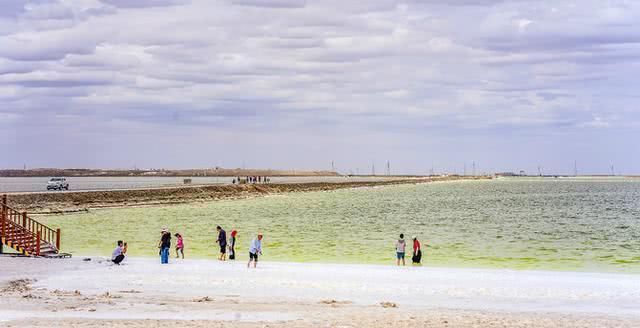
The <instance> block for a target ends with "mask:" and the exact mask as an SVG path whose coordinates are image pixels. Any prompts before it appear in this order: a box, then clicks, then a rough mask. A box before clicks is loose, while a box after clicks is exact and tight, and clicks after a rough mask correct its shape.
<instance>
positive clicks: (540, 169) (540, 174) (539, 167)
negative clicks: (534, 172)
mask: <svg viewBox="0 0 640 328" xmlns="http://www.w3.org/2000/svg"><path fill="white" fill-rule="evenodd" d="M538 176H542V166H540V165H538Z"/></svg>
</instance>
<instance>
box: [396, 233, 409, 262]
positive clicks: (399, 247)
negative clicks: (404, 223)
mask: <svg viewBox="0 0 640 328" xmlns="http://www.w3.org/2000/svg"><path fill="white" fill-rule="evenodd" d="M406 247H407V243H406V242H405V241H404V234H403V233H401V234H400V239H398V241H397V242H396V259H397V261H396V263H397V265H400V260H402V265H405V263H404V254H405V249H406Z"/></svg>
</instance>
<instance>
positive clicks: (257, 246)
mask: <svg viewBox="0 0 640 328" xmlns="http://www.w3.org/2000/svg"><path fill="white" fill-rule="evenodd" d="M258 255H262V234H261V233H259V234H258V237H257V238H255V239H254V240H252V241H251V245H250V246H249V263H247V268H249V267H251V262H253V267H254V268H255V267H256V266H257V265H258Z"/></svg>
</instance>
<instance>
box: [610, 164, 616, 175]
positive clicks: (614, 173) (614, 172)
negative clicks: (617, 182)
mask: <svg viewBox="0 0 640 328" xmlns="http://www.w3.org/2000/svg"><path fill="white" fill-rule="evenodd" d="M615 175H616V171H615V170H614V169H613V164H611V176H615Z"/></svg>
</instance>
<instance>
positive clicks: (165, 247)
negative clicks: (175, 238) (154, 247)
mask: <svg viewBox="0 0 640 328" xmlns="http://www.w3.org/2000/svg"><path fill="white" fill-rule="evenodd" d="M158 248H160V263H162V264H168V263H169V249H170V248H171V233H170V232H169V230H168V229H167V228H163V229H162V232H161V237H160V242H159V243H158Z"/></svg>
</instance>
